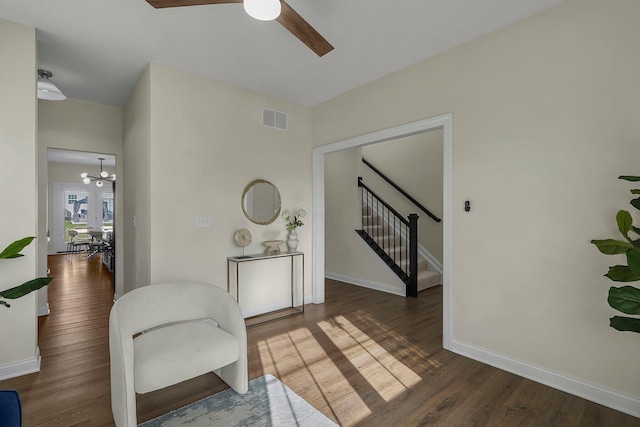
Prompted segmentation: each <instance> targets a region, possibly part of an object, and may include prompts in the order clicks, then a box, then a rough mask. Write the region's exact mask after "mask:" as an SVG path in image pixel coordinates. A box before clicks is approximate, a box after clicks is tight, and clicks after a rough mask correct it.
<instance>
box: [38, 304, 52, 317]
mask: <svg viewBox="0 0 640 427" xmlns="http://www.w3.org/2000/svg"><path fill="white" fill-rule="evenodd" d="M50 313H51V310H49V303H47V304H46V305H42V306H40V307H38V317H40V316H48V315H49V314H50Z"/></svg>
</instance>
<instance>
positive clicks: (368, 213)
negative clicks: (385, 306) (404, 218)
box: [356, 205, 442, 291]
mask: <svg viewBox="0 0 640 427" xmlns="http://www.w3.org/2000/svg"><path fill="white" fill-rule="evenodd" d="M383 216H384V213H382V215H380V213H379V211H377V210H374V209H372V207H371V206H367V205H365V206H363V209H362V229H361V230H356V232H357V233H358V235H360V237H362V238H363V239H364V241H365V242H367V243H368V244H369V246H370V247H371V248H372V249H373V250H374V251H375V252H376V253H377V254H378V255H379V256H380V258H381V259H382V260H383V261H384V262H385V263H386V264H387V265H388V266H389V268H391V270H393V272H394V273H396V275H398V277H400V279H401V280H402V281H403V282H405V284H408V281H409V276H410V267H409V245H408V243H407V238H406V236H405V234H406V233H403V232H401V231H400V230H397V229H396V227H394V226H392V225H389V224H388V222H389V221H385V219H384V218H383ZM417 271H418V280H417V281H418V291H422V290H424V289H427V288H430V287H432V286H436V285H440V284H442V274H441V273H440V272H438V271H434V270H430V269H429V263H428V262H427V260H426V259H425V258H423V257H421V256H420V255H418V262H417Z"/></svg>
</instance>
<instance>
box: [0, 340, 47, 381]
mask: <svg viewBox="0 0 640 427" xmlns="http://www.w3.org/2000/svg"><path fill="white" fill-rule="evenodd" d="M40 360H41V358H40V347H36V355H35V357H33V358H31V359H26V360H21V361H19V362H13V363H8V364H6V365H0V381H1V380H7V379H9V378H15V377H20V376H22V375H27V374H33V373H34V372H40Z"/></svg>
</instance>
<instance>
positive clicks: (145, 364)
mask: <svg viewBox="0 0 640 427" xmlns="http://www.w3.org/2000/svg"><path fill="white" fill-rule="evenodd" d="M133 348H134V350H133V354H134V378H135V381H134V382H135V390H136V393H148V392H150V391H154V390H158V389H161V388H164V387H167V386H169V385H172V384H176V383H178V382H181V381H185V380H188V379H191V378H194V377H197V376H198V375H202V374H205V373H207V372H211V371H213V370H216V369H218V368H221V367H223V366H226V365H229V364H230V363H233V362H235V361H236V360H238V358H239V357H240V350H239V348H240V346H239V343H238V340H237V338H236V337H234V336H233V335H231V334H229V333H228V332H225V331H224V330H222V329H220V328H218V327H217V326H214V325H212V324H211V323H208V322H204V321H193V322H184V323H178V324H171V325H168V326H163V327H160V328H156V329H153V330H151V331H149V332H145V333H143V334H141V335H139V336H137V337H136V338H134V340H133Z"/></svg>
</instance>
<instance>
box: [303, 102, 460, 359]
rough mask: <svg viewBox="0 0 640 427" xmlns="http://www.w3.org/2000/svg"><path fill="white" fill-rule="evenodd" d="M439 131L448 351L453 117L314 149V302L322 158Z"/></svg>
mask: <svg viewBox="0 0 640 427" xmlns="http://www.w3.org/2000/svg"><path fill="white" fill-rule="evenodd" d="M435 129H442V135H443V219H442V235H443V237H442V239H443V242H442V270H443V278H442V283H443V331H442V336H443V343H442V345H443V347H444V348H445V349H450V348H451V337H452V330H453V318H452V314H453V297H452V295H453V277H452V272H453V247H452V242H453V115H452V114H444V115H441V116H437V117H433V118H430V119H424V120H419V121H416V122H412V123H408V124H404V125H400V126H396V127H393V128H389V129H384V130H381V131H376V132H372V133H369V134H365V135H361V136H357V137H355V138H350V139H347V140H344V141H339V142H336V143H333V144H328V145H324V146H321V147H316V148H314V149H313V214H314V221H313V230H312V233H313V262H312V265H313V272H312V287H313V302H314V303H322V302H324V286H325V285H324V283H325V282H324V281H325V155H326V154H329V153H333V152H337V151H341V150H345V149H351V148H357V147H363V146H366V145H370V144H375V143H378V142H384V141H389V140H393V139H398V138H403V137H408V136H411V135H416V134H419V133H423V132H428V131H430V130H435Z"/></svg>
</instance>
